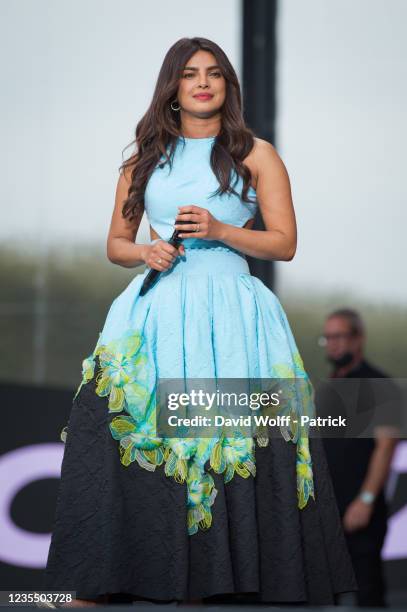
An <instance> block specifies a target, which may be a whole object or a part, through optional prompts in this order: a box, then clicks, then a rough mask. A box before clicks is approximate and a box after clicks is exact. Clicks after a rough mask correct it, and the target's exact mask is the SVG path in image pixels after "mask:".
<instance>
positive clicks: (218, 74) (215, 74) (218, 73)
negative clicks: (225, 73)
mask: <svg viewBox="0 0 407 612" xmlns="http://www.w3.org/2000/svg"><path fill="white" fill-rule="evenodd" d="M210 74H211V76H216V77H221V76H222V75H221V73H220V72H211V73H210Z"/></svg>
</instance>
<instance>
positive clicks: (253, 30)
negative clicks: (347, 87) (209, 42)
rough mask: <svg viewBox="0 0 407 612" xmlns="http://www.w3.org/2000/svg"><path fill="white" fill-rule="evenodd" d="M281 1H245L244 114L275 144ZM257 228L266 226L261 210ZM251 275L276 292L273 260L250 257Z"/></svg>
mask: <svg viewBox="0 0 407 612" xmlns="http://www.w3.org/2000/svg"><path fill="white" fill-rule="evenodd" d="M277 2H278V0H242V3H243V4H242V9H243V10H242V16H243V79H242V93H243V114H244V118H245V121H246V124H247V125H248V126H249V127H250V128H251V129H252V130H253V131H254V132H255V133H256V135H257V136H258V137H259V138H264V140H268V141H269V142H271V143H272V144H274V142H275V126H274V123H275V114H276V113H275V111H276V92H275V89H276V56H277V49H276V44H277V43H276V18H277ZM253 229H257V230H264V229H265V226H264V223H263V220H262V218H261V215H260V211H259V210H258V211H257V214H256V217H255V222H254V226H253ZM247 260H248V263H249V267H250V272H251V274H253V275H254V276H257V277H259V278H260V279H261V280H262V281H263V282H264V284H265V285H266V286H267V287H269V288H270V289H273V287H274V282H275V266H274V263H273V262H272V261H268V260H264V259H256V258H254V257H249V256H248V257H247Z"/></svg>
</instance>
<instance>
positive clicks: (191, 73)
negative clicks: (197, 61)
mask: <svg viewBox="0 0 407 612" xmlns="http://www.w3.org/2000/svg"><path fill="white" fill-rule="evenodd" d="M190 76H194V73H193V72H186V73H185V74H184V79H187V78H188V77H190Z"/></svg>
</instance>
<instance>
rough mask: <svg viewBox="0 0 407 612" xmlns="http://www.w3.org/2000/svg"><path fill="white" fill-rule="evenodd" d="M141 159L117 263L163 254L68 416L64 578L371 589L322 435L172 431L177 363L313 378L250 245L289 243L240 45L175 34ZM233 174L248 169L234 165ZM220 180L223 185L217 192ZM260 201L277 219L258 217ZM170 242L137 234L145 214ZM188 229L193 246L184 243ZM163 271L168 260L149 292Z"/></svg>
mask: <svg viewBox="0 0 407 612" xmlns="http://www.w3.org/2000/svg"><path fill="white" fill-rule="evenodd" d="M136 142H137V151H136V153H135V155H134V156H132V157H131V158H130V159H129V160H128V161H127V162H126V163H125V164H123V166H122V167H121V169H122V173H121V174H120V177H119V180H118V185H117V192H116V203H115V208H114V212H113V217H112V222H111V227H110V232H109V237H108V249H107V250H108V257H109V259H110V261H112V262H113V263H116V264H118V265H122V266H125V267H133V266H137V265H140V264H142V263H145V264H146V265H147V268H146V270H145V272H144V273H143V274H141V275H138V276H136V277H135V278H134V279H133V280H132V281H131V282H130V284H129V285H128V287H127V288H126V289H125V290H124V291H123V292H122V293H121V294H120V295H119V296H118V297H117V298H116V299H115V300H114V302H113V303H112V305H111V308H110V310H109V313H108V315H107V318H106V321H105V324H104V327H103V330H102V332H101V333H100V334H99V339H98V342H97V344H96V347H95V349H94V351H93V353H92V354H91V355H89V357H87V358H86V359H85V360H84V362H83V378H82V381H81V384H80V385H79V387H78V390H77V393H76V395H75V398H74V403H73V408H72V412H71V416H70V420H69V423H68V427H67V437H66V446H65V453H64V460H63V464H62V474H61V487H60V494H59V498H58V505H57V512H56V520H55V528H54V531H53V535H52V541H51V546H50V551H49V557H48V563H47V568H46V589H49V590H51V589H53V590H55V589H60V590H62V589H64V590H73V591H76V595H77V599H76V600H74V602H72V604H71V605H78V604H79V605H83V604H85V603H88V604H92V603H93V604H97V603H98V602H99V603H100V602H106V601H113V596H114V594H116V597H118V596H127V597H128V598H129V599H138V600H149V601H153V602H157V603H158V602H169V601H178V602H191V601H192V602H200V601H203V602H205V603H206V602H221V601H224V602H230V601H236V602H271V603H272V602H275V603H279V604H282V603H291V604H293V603H297V604H331V603H334V602H335V596H336V594H338V593H341V592H347V591H353V590H356V588H357V587H356V583H355V578H354V574H353V569H352V566H351V561H350V558H349V555H348V551H347V548H346V544H345V540H344V536H343V532H342V528H341V524H340V520H339V514H338V509H337V506H336V504H335V499H334V493H333V489H332V483H331V481H330V479H329V475H328V471H327V465H326V461H325V456H324V454H323V450H322V445H321V443H320V442H321V441H320V440H319V439H318V438H313V439H310V440H309V439H308V437H307V436H306V435H304V434H303V432H302V433H301V434H299V431H298V430H296V431H295V428H294V427H288V428H287V427H282V428H281V432H282V433H283V435H284V436H285V439H284V438H283V436H281V435H280V436H279V437H276V436H274V437H269V436H267V435H265V433H264V431H263V432H260V433H259V432H257V434H258V435H257V436H256V437H252V436H246V437H242V436H241V435H239V433H236V435H234V436H226V435H223V434H222V432H220V433H219V435H213V436H212V437H208V436H207V437H204V436H202V437H178V438H175V437H171V436H168V437H165V436H164V437H159V436H158V435H157V430H156V429H155V421H154V418H155V417H156V416H157V414H156V407H157V406H158V401H157V397H158V396H157V393H156V391H157V389H156V382H157V379H158V378H159V379H160V380H163V379H181V380H182V379H196V378H199V379H205V380H214V379H227V378H239V379H245V380H247V379H256V378H262V379H269V380H270V379H273V378H274V379H275V378H278V377H280V378H285V379H289V378H291V379H292V378H294V377H296V378H298V379H302V380H303V381H304V382H305V383H306V384H305V386H304V387H303V390H302V394H301V396H300V398H299V399H298V400H297V405H296V407H295V408H294V412H295V414H301V413H304V412H306V411H307V410H308V408H309V406H310V405H312V386H311V383H310V382H309V379H308V377H307V374H306V372H305V370H304V366H303V363H302V360H301V357H300V355H299V353H298V349H297V347H296V344H295V341H294V338H293V335H292V332H291V330H290V326H289V323H288V321H287V318H286V315H285V313H284V311H283V308H282V306H281V304H280V302H279V300H278V299H277V297H276V296H275V295H274V293H273V292H271V291H270V290H269V289H268V288H267V287H266V286H265V285H264V284H263V283H262V282H261V281H260V279H258V278H256V277H254V276H252V275H251V274H250V272H249V268H248V264H247V259H246V255H250V256H252V257H259V258H261V259H269V260H284V261H290V260H291V259H292V258H293V257H294V254H295V251H296V224H295V214H294V210H293V205H292V201H291V193H290V183H289V178H288V175H287V172H286V169H285V166H284V164H283V162H282V161H281V159H280V158H279V156H278V154H277V152H276V151H275V149H274V147H273V146H272V145H271V144H270V143H268V142H266V141H264V140H261V139H260V138H254V137H253V134H252V132H251V131H250V130H249V129H248V128H247V127H246V126H245V124H244V121H243V118H242V109H241V97H240V88H239V83H238V80H237V77H236V74H235V72H234V70H233V67H232V66H231V64H230V62H229V60H228V58H227V57H226V55H225V53H224V52H223V51H222V49H220V48H219V46H218V45H216V44H215V43H213V42H211V41H209V40H207V39H204V38H192V39H189V38H183V39H181V40H179V41H178V42H177V43H175V44H174V45H173V46H172V47H171V49H170V50H169V51H168V53H167V55H166V57H165V59H164V62H163V65H162V68H161V71H160V74H159V77H158V82H157V86H156V89H155V92H154V96H153V100H152V103H151V105H150V108H149V109H148V111H147V113H146V114H145V116H144V117H143V118H142V120H141V121H140V123H139V124H138V126H137V130H136ZM232 176H233V181H232V180H231V179H232ZM215 192H217V193H215ZM257 206H260V210H261V214H262V216H263V219H264V223H265V226H266V228H267V229H266V230H265V231H255V230H252V229H251V228H252V224H253V220H254V215H255V212H256V207H257ZM144 211H145V212H146V214H147V217H148V220H149V222H150V226H151V239H152V241H153V242H152V243H151V244H148V245H144V244H135V243H134V239H135V237H136V235H137V230H138V227H139V224H140V220H141V216H142V214H143V212H144ZM174 228H175V229H178V230H179V231H182V233H181V237H182V239H183V243H182V244H181V245H180V246H173V245H171V244H169V242H168V241H169V238H170V237H171V235H172V233H173V231H174ZM150 269H153V270H157V271H159V272H160V273H161V274H160V275H159V277H158V280H157V281H156V283H154V284H153V286H152V287H151V288H150V289H149V290H148V291H147V292H146V293H143V292H141V287H142V284H143V281H144V279H145V278H146V275H147V273H148V272H149V271H150Z"/></svg>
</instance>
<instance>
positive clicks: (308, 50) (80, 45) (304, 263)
mask: <svg viewBox="0 0 407 612" xmlns="http://www.w3.org/2000/svg"><path fill="white" fill-rule="evenodd" d="M280 5H282V6H281V7H280V11H279V18H278V42H279V59H278V116H277V137H278V140H277V142H276V143H275V144H276V147H277V150H278V151H279V153H280V155H281V157H282V158H283V161H284V163H285V164H286V166H287V170H288V172H289V175H290V179H291V184H292V190H293V196H294V205H295V209H296V214H297V221H298V237H299V241H298V249H297V254H296V257H295V258H294V260H293V261H291V262H281V263H278V264H277V266H278V287H277V289H278V288H280V289H281V290H284V291H289V290H292V289H304V290H306V291H307V292H311V291H312V290H313V289H319V290H320V291H321V290H327V289H329V290H330V289H337V290H338V289H339V290H354V291H356V292H357V293H358V294H359V295H362V296H365V297H367V298H369V299H371V300H372V301H380V300H386V301H387V300H389V301H398V302H404V301H405V300H406V298H407V282H406V281H405V270H404V268H405V261H406V249H405V228H406V225H407V223H406V222H407V214H406V195H405V194H406V188H405V172H403V171H404V167H403V166H404V164H405V157H406V156H405V143H406V141H407V128H406V120H405V111H404V109H405V108H406V107H407V91H406V89H407V85H406V82H407V80H406V78H405V62H406V51H407V40H406V37H405V36H404V24H405V23H406V19H407V4H406V3H405V2H404V0H391V2H388V1H387V0H358V1H357V2H354V1H353V0H330V1H329V2H326V0H308V1H307V2H306V3H305V2H303V0H284V1H283V2H280ZM202 6H204V9H205V10H203V8H202ZM240 10H241V5H240V2H239V1H238V0H222V2H218V1H217V2H214V1H213V0H207V1H206V2H205V4H204V5H200V4H196V3H190V2H186V1H184V0H178V1H177V3H176V10H174V5H173V4H172V3H169V2H164V1H163V0H160V1H157V0H156V1H155V2H143V1H141V0H139V1H138V2H134V1H133V0H104V1H100V0H86V1H83V0H59V1H58V2H55V1H53V0H42V1H41V2H32V1H30V0H18V1H15V0H1V2H0V11H1V18H2V19H1V26H0V27H1V31H0V33H1V39H2V43H1V44H2V54H1V56H2V57H1V60H0V61H1V70H2V84H3V95H2V100H1V109H2V113H1V119H2V135H3V146H2V148H1V162H2V168H3V177H2V181H1V186H0V189H1V192H0V194H1V199H2V210H3V211H4V213H3V215H2V223H1V224H0V237H1V238H2V239H7V240H8V241H10V240H11V241H13V242H16V243H17V244H21V242H23V243H24V244H38V245H44V244H48V243H55V242H57V243H58V244H69V245H75V246H76V248H78V245H80V244H82V243H83V242H84V241H86V242H91V243H92V242H100V241H102V242H105V239H106V235H107V231H108V226H109V223H110V217H111V212H112V208H113V204H114V192H115V188H116V181H117V176H118V173H117V168H118V166H119V165H120V163H121V162H122V150H123V149H124V147H125V146H126V145H128V144H129V143H130V142H131V141H132V140H133V138H134V129H135V126H136V124H137V122H138V121H139V119H140V118H141V116H142V115H143V113H144V112H145V110H146V108H147V106H148V104H149V102H150V100H151V96H152V92H153V88H154V85H155V81H156V78H157V74H158V70H159V68H160V65H161V63H162V60H163V58H164V55H165V53H166V51H167V49H168V48H169V47H170V46H171V45H172V44H173V43H174V42H175V41H176V40H177V39H178V38H180V37H182V36H194V35H200V36H205V37H207V38H210V39H213V40H215V41H216V42H218V43H219V44H220V45H221V46H222V47H223V49H224V50H225V51H226V53H227V54H228V56H229V58H230V59H231V61H232V63H233V65H234V66H235V68H236V70H237V73H238V75H239V78H240V77H241V61H240V60H241V55H240V54H241V14H240ZM158 16H159V18H158ZM17 33H18V35H17ZM129 151H130V149H128V150H127V151H125V152H124V157H127V156H128V152H129ZM146 230H147V225H146V219H144V220H143V223H142V230H141V235H140V241H147V240H148V234H147V232H146Z"/></svg>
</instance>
